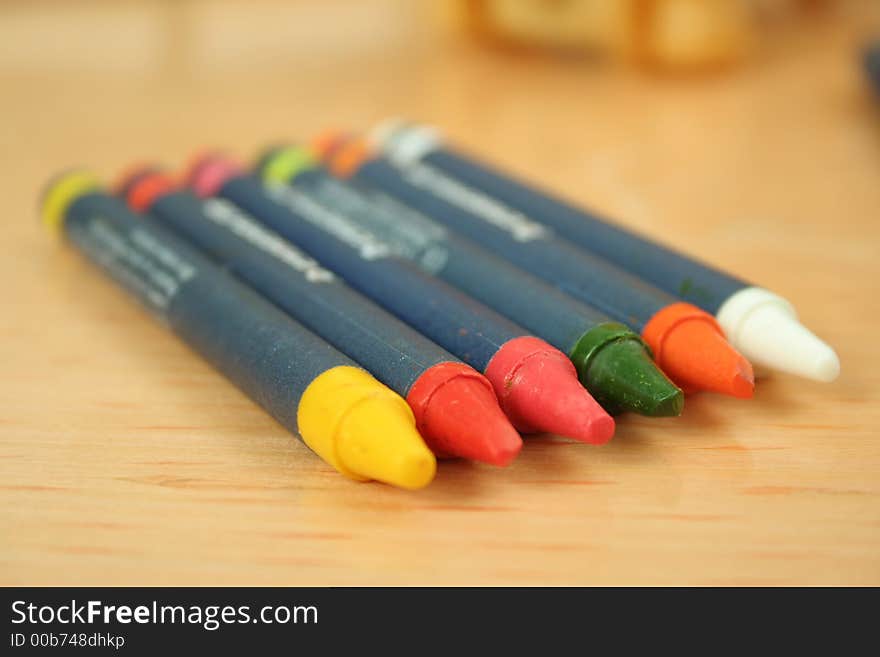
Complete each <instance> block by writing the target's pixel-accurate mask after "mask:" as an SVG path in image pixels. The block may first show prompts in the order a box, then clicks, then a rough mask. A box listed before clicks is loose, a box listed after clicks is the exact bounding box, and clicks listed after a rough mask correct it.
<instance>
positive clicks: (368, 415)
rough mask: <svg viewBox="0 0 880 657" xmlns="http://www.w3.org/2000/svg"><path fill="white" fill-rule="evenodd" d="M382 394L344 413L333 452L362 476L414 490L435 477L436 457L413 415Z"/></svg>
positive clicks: (344, 464)
mask: <svg viewBox="0 0 880 657" xmlns="http://www.w3.org/2000/svg"><path fill="white" fill-rule="evenodd" d="M397 410H398V409H396V408H395V407H394V406H393V404H391V403H389V402H388V401H387V399H386V398H385V397H382V396H377V397H373V398H367V399H364V400H362V401H361V402H359V403H358V405H357V406H356V407H353V408H352V409H351V410H349V412H348V413H347V414H346V416H345V418H344V419H343V421H342V425H341V426H340V427H339V429H338V430H337V434H336V456H337V458H338V459H339V461H340V462H341V463H342V465H343V466H344V467H345V469H346V470H349V471H351V472H353V473H356V474H357V475H358V476H360V477H363V478H365V479H375V480H376V481H383V482H385V483H386V484H391V485H392V486H398V487H400V488H408V489H410V490H416V489H418V488H424V487H425V486H427V485H428V484H429V483H431V480H432V479H433V478H434V474H435V472H436V470H437V460H436V458H435V457H434V455H433V454H432V453H431V451H430V450H429V449H428V447H427V446H426V445H425V443H424V442H423V441H422V438H421V436H420V435H419V434H418V432H417V431H416V428H415V426H414V425H413V419H412V415H407V414H403V413H399V412H396V411H397Z"/></svg>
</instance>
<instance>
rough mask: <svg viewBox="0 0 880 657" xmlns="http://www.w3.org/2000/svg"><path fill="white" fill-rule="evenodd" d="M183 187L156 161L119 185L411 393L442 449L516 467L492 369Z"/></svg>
mask: <svg viewBox="0 0 880 657" xmlns="http://www.w3.org/2000/svg"><path fill="white" fill-rule="evenodd" d="M176 187H177V186H176V185H175V181H174V180H173V179H172V178H171V177H170V176H169V175H168V174H166V173H164V172H162V171H161V170H159V169H155V168H151V169H150V168H147V169H142V170H141V171H138V172H133V173H131V174H130V175H128V176H127V177H126V179H125V180H124V181H123V183H122V184H121V185H120V187H119V189H120V193H121V194H122V195H123V196H125V197H126V198H127V199H128V200H129V204H130V205H132V206H133V207H135V208H136V209H139V210H142V211H146V212H149V213H150V215H151V216H153V217H154V218H155V219H156V220H157V221H158V222H160V223H161V224H162V225H164V226H165V227H166V228H168V229H169V230H171V231H172V232H174V233H176V234H177V235H178V236H180V237H181V238H183V239H185V240H187V241H188V242H189V243H190V244H192V245H193V246H195V247H196V248H198V249H200V250H201V251H202V252H203V253H205V254H207V255H208V256H210V257H211V258H212V259H213V260H214V261H216V262H217V263H218V264H220V265H222V266H224V267H225V268H227V270H228V271H231V272H232V273H233V274H234V275H235V276H237V277H238V278H239V279H240V280H242V281H244V282H245V283H246V284H248V285H249V286H250V287H251V288H253V289H254V290H256V291H257V292H259V293H260V294H261V295H262V296H263V297H265V298H266V299H268V300H269V301H271V302H272V303H274V304H275V305H276V306H278V307H279V308H280V309H281V310H283V311H284V312H286V313H287V314H288V315H290V316H291V317H293V318H294V319H295V320H296V321H298V322H300V323H302V324H303V326H305V327H306V328H308V329H310V330H311V331H313V332H314V333H315V334H316V335H318V336H319V337H321V338H323V339H324V340H326V341H327V342H329V343H330V344H331V345H333V346H334V347H336V348H337V349H338V350H339V351H341V352H342V353H344V354H346V355H347V356H349V357H350V358H352V359H353V360H355V361H356V362H357V363H359V364H360V365H361V366H363V367H364V368H366V369H367V370H368V371H369V372H370V373H371V374H373V376H375V377H376V378H377V379H379V381H381V382H382V383H384V384H385V385H387V386H388V387H389V388H391V389H392V390H394V392H396V393H398V394H400V395H401V396H402V397H404V398H405V399H406V400H407V402H408V403H409V405H410V407H411V408H412V410H413V414H414V415H415V418H416V427H417V428H418V429H419V432H420V433H421V434H422V437H423V438H424V439H425V442H426V443H427V444H428V447H430V448H431V450H432V451H433V452H434V453H435V454H437V455H438V456H458V457H463V458H469V459H474V460H478V461H485V462H487V463H492V464H494V465H507V464H509V463H510V462H511V461H512V460H513V459H514V457H515V456H516V455H517V454H518V453H519V451H520V448H521V447H522V439H521V438H520V436H519V434H518V433H517V432H516V430H515V429H514V428H513V427H512V426H511V425H510V422H509V421H508V420H507V418H506V417H505V415H504V413H503V412H502V411H501V408H500V407H499V406H498V400H497V399H496V397H495V391H494V390H493V388H492V384H491V383H489V381H488V380H487V379H486V378H485V377H484V376H483V375H481V374H479V373H478V372H477V371H476V370H474V369H473V368H472V367H470V366H469V365H465V364H464V363H462V362H461V361H460V360H458V359H457V358H455V357H454V356H453V355H452V354H450V353H449V352H447V351H446V350H444V349H442V348H441V347H439V346H438V345H436V344H434V343H433V342H431V341H430V340H428V339H427V338H425V337H424V336H422V335H421V334H420V333H418V332H416V331H415V330H413V329H412V328H410V327H409V326H408V325H406V324H404V323H403V322H401V321H400V320H398V319H397V318H396V317H394V316H392V315H391V314H390V313H388V312H386V311H384V310H382V309H381V308H379V307H378V306H377V305H376V304H374V303H372V302H371V301H369V300H367V299H366V298H364V297H363V296H362V295H360V294H358V293H357V292H355V291H354V290H352V289H351V288H350V287H348V286H347V285H346V284H345V283H344V282H342V281H341V280H340V279H339V278H338V277H336V276H335V275H334V274H333V273H331V272H330V271H328V270H326V269H324V268H323V267H321V266H320V265H319V264H318V263H317V262H316V261H315V260H313V259H312V258H311V257H309V256H308V255H307V254H305V253H303V252H302V251H300V250H299V249H297V248H296V247H295V246H293V245H292V244H290V243H289V242H287V241H285V240H284V239H283V238H281V237H280V236H278V235H277V234H276V233H273V232H272V231H270V230H269V229H267V228H265V227H264V226H263V225H262V224H261V223H260V222H258V221H257V220H256V219H254V218H253V217H251V216H249V215H248V214H247V213H245V212H244V211H243V210H241V209H240V208H238V207H237V206H235V205H233V204H232V203H230V202H229V201H226V200H224V199H220V198H206V199H202V198H198V197H196V196H195V195H193V194H192V193H191V192H190V191H189V190H186V189H177V188H176Z"/></svg>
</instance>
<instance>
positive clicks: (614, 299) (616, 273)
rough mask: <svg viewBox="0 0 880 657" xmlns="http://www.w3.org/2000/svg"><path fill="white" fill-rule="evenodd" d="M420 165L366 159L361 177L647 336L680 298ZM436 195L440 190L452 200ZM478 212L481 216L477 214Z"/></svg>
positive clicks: (362, 179)
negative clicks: (662, 312) (663, 312)
mask: <svg viewBox="0 0 880 657" xmlns="http://www.w3.org/2000/svg"><path fill="white" fill-rule="evenodd" d="M423 174H424V168H418V166H417V165H415V166H412V167H407V168H405V169H400V170H398V169H397V168H395V166H394V165H393V164H391V162H390V161H388V160H385V159H381V158H377V159H372V160H368V161H366V162H364V163H363V164H362V165H361V166H360V167H359V168H358V169H357V171H356V173H355V174H354V179H355V180H357V181H358V182H360V183H362V184H366V185H372V186H374V187H376V188H378V189H381V190H383V191H385V192H387V193H389V194H391V195H393V196H395V197H396V198H398V199H399V200H401V201H403V202H404V203H407V204H409V205H412V206H413V207H415V208H417V209H418V210H421V211H422V212H424V213H425V214H427V215H428V216H429V217H431V218H432V219H434V220H436V221H438V222H440V223H442V224H444V225H446V226H448V227H449V228H451V229H452V230H454V231H456V232H458V233H460V234H462V235H464V236H465V237H467V238H469V239H471V240H473V241H475V242H476V243H477V244H479V245H480V246H482V247H484V248H486V249H488V250H489V251H492V252H493V253H495V254H497V255H499V256H501V257H503V258H505V259H506V260H508V261H509V262H511V263H513V264H515V265H516V266H518V267H521V268H522V269H525V270H526V271H528V272H530V273H532V274H534V275H536V276H538V277H539V278H542V279H544V280H545V281H548V282H550V283H551V284H553V285H555V286H556V287H558V288H559V289H560V290H562V291H563V292H566V293H567V294H570V295H571V296H573V297H575V298H577V299H580V300H581V301H583V302H585V303H587V304H590V305H592V306H594V307H596V308H598V309H599V310H600V311H602V312H604V313H606V314H607V315H609V316H611V317H612V318H614V319H616V320H618V321H621V322H623V323H625V324H628V325H629V326H631V327H632V328H634V329H636V330H637V331H639V332H641V331H642V330H643V329H644V327H645V324H647V322H648V321H649V320H650V319H651V318H652V317H653V316H654V315H655V314H656V313H657V312H658V311H660V310H661V309H663V308H665V307H666V306H669V305H671V304H673V303H676V302H677V301H678V300H677V299H675V298H674V297H672V296H670V295H668V294H666V293H665V292H662V291H661V290H659V289H657V288H655V287H653V286H651V285H649V284H647V283H645V282H644V281H642V280H641V279H639V278H637V277H635V276H633V275H631V274H628V273H627V272H625V271H623V270H621V269H619V268H618V267H616V266H614V265H612V264H611V263H609V262H607V261H605V260H603V259H602V258H599V257H598V256H595V255H593V254H591V253H589V252H587V251H584V250H582V249H579V248H577V247H575V246H573V245H572V244H570V243H568V242H565V241H564V240H561V239H559V238H557V237H555V236H554V235H553V233H552V232H551V231H549V230H548V229H547V228H546V227H545V226H543V224H539V223H537V222H534V221H530V220H529V219H528V218H526V217H524V216H522V215H521V214H519V213H514V212H505V211H504V209H502V208H499V207H498V206H497V205H494V204H492V203H490V202H488V201H487V199H486V198H485V196H484V195H482V194H476V193H474V192H472V191H471V190H469V189H466V188H465V187H464V186H462V185H459V184H457V183H455V181H452V180H451V179H450V178H448V177H447V176H444V175H443V174H442V173H441V174H439V175H436V176H428V175H423ZM432 190H439V191H440V193H442V194H443V195H444V196H447V197H448V198H451V199H453V200H455V199H457V200H459V201H460V203H459V202H458V201H456V203H455V204H453V203H452V202H449V201H447V200H446V199H445V198H444V197H441V196H440V195H438V194H437V193H434V191H432ZM472 210H473V211H472Z"/></svg>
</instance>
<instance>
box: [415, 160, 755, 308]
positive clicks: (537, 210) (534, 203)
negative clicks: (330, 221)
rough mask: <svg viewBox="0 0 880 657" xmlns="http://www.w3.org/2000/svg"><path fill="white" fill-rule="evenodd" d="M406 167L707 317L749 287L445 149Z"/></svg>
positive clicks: (720, 272)
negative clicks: (448, 181)
mask: <svg viewBox="0 0 880 657" xmlns="http://www.w3.org/2000/svg"><path fill="white" fill-rule="evenodd" d="M400 166H401V167H402V168H408V166H407V165H405V164H401V165H400ZM410 166H415V167H425V168H426V170H427V171H431V170H434V171H436V172H442V173H443V174H446V175H448V176H451V177H452V178H454V179H456V180H458V181H460V182H461V183H464V184H466V185H468V186H471V187H473V188H474V189H478V190H480V191H481V192H483V193H484V194H487V195H489V196H491V197H493V198H494V199H497V200H498V201H499V202H501V203H503V204H505V205H507V206H508V207H509V208H511V209H512V210H513V211H516V212H520V213H522V214H524V215H526V216H528V218H529V219H531V220H533V221H537V222H540V223H542V224H544V225H546V226H548V227H550V228H552V229H553V230H554V231H556V232H557V233H558V234H559V235H560V236H561V237H563V238H565V239H567V240H570V241H571V242H573V243H574V244H576V245H577V246H579V247H581V248H583V249H587V250H588V251H591V252H592V253H595V254H596V255H599V256H601V257H603V258H605V259H606V260H609V261H610V262H613V263H615V264H616V265H618V266H619V267H621V268H622V269H625V270H626V271H628V272H631V273H633V274H635V275H637V276H639V277H641V278H643V279H644V280H646V281H649V282H650V283H651V284H652V285H655V286H656V287H658V288H660V289H662V290H665V291H666V292H668V293H669V294H673V295H675V296H677V297H679V298H681V299H683V300H685V301H689V302H691V303H693V304H694V305H697V306H700V307H701V308H703V309H704V310H707V311H709V312H711V313H712V314H715V313H716V312H718V309H719V308H720V307H721V305H722V304H723V303H724V302H725V301H726V300H727V299H728V298H729V297H730V296H731V295H733V294H734V293H736V292H738V291H739V290H741V289H743V288H745V287H749V286H750V285H751V284H750V283H747V282H745V281H743V280H741V279H739V278H737V277H735V276H731V275H729V274H726V273H724V272H722V271H719V270H717V269H715V268H713V267H710V266H709V265H707V264H704V263H702V262H700V261H698V260H696V259H694V258H692V257H690V256H687V255H685V254H683V253H680V252H679V251H676V250H674V249H671V248H669V247H666V246H663V245H662V244H658V243H657V242H654V241H651V240H649V239H646V238H644V237H641V236H639V235H637V234H635V233H633V232H631V231H629V230H627V229H625V228H622V227H620V226H616V225H614V224H612V223H609V222H608V221H607V220H605V219H603V218H601V217H599V216H598V215H596V214H594V213H592V212H589V211H587V210H584V209H582V208H577V207H575V206H574V205H572V204H570V203H567V202H565V201H563V200H561V199H559V198H558V197H555V196H553V195H551V194H550V193H549V192H547V191H543V190H539V189H538V188H536V187H534V186H532V185H528V184H526V183H525V182H523V181H521V180H518V179H516V178H514V177H512V176H510V175H506V174H502V173H501V172H499V171H498V170H496V169H492V168H491V167H489V166H488V165H486V164H484V163H481V162H479V161H477V160H476V159H474V158H472V157H468V156H465V155H463V154H460V153H458V152H456V151H453V150H451V149H449V148H440V149H437V150H433V151H430V152H428V153H427V154H425V155H424V156H422V157H421V158H420V160H419V161H418V162H417V163H416V164H414V165H410ZM422 175H429V174H425V173H423V174H422Z"/></svg>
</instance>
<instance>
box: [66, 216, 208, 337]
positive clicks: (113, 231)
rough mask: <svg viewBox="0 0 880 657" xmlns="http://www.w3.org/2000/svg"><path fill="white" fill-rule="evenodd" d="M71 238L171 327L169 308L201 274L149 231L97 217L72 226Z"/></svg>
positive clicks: (184, 257) (69, 232)
mask: <svg viewBox="0 0 880 657" xmlns="http://www.w3.org/2000/svg"><path fill="white" fill-rule="evenodd" d="M67 234H68V235H69V236H70V239H72V240H73V241H74V242H76V243H77V244H78V245H79V247H80V248H81V249H82V250H83V251H85V252H86V253H87V254H88V255H89V256H90V257H91V258H92V260H94V261H95V262H96V263H97V264H98V265H100V266H101V267H102V268H103V269H105V270H106V271H107V272H108V273H109V274H110V276H111V277H113V279H115V280H116V281H118V282H119V283H120V284H122V285H123V286H124V287H125V288H126V289H128V290H130V291H131V292H132V293H133V294H134V295H135V296H137V298H138V299H140V300H141V302H142V303H143V304H144V305H145V306H147V308H149V309H150V310H152V311H153V312H154V313H155V314H156V315H157V316H158V317H159V318H160V319H162V320H163V321H165V322H166V323H167V321H168V308H169V306H170V305H171V303H172V302H173V301H174V298H175V296H176V295H177V293H178V292H179V291H180V289H181V287H182V286H183V285H185V284H186V283H187V281H190V280H192V279H193V278H194V277H195V276H196V275H197V274H198V268H197V267H196V265H194V264H192V263H191V262H190V261H189V260H188V259H187V258H186V256H184V255H182V254H180V253H178V252H177V251H174V250H173V249H170V248H168V247H167V246H165V245H164V244H162V243H160V242H159V241H158V240H156V239H155V237H153V236H152V235H151V234H150V233H149V232H148V231H147V230H145V229H143V228H141V227H136V228H132V229H124V228H120V227H119V226H118V225H117V224H115V223H114V222H113V221H110V220H108V219H106V218H104V217H101V216H96V217H93V218H91V219H89V220H88V221H74V222H70V223H69V224H68V228H67Z"/></svg>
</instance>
